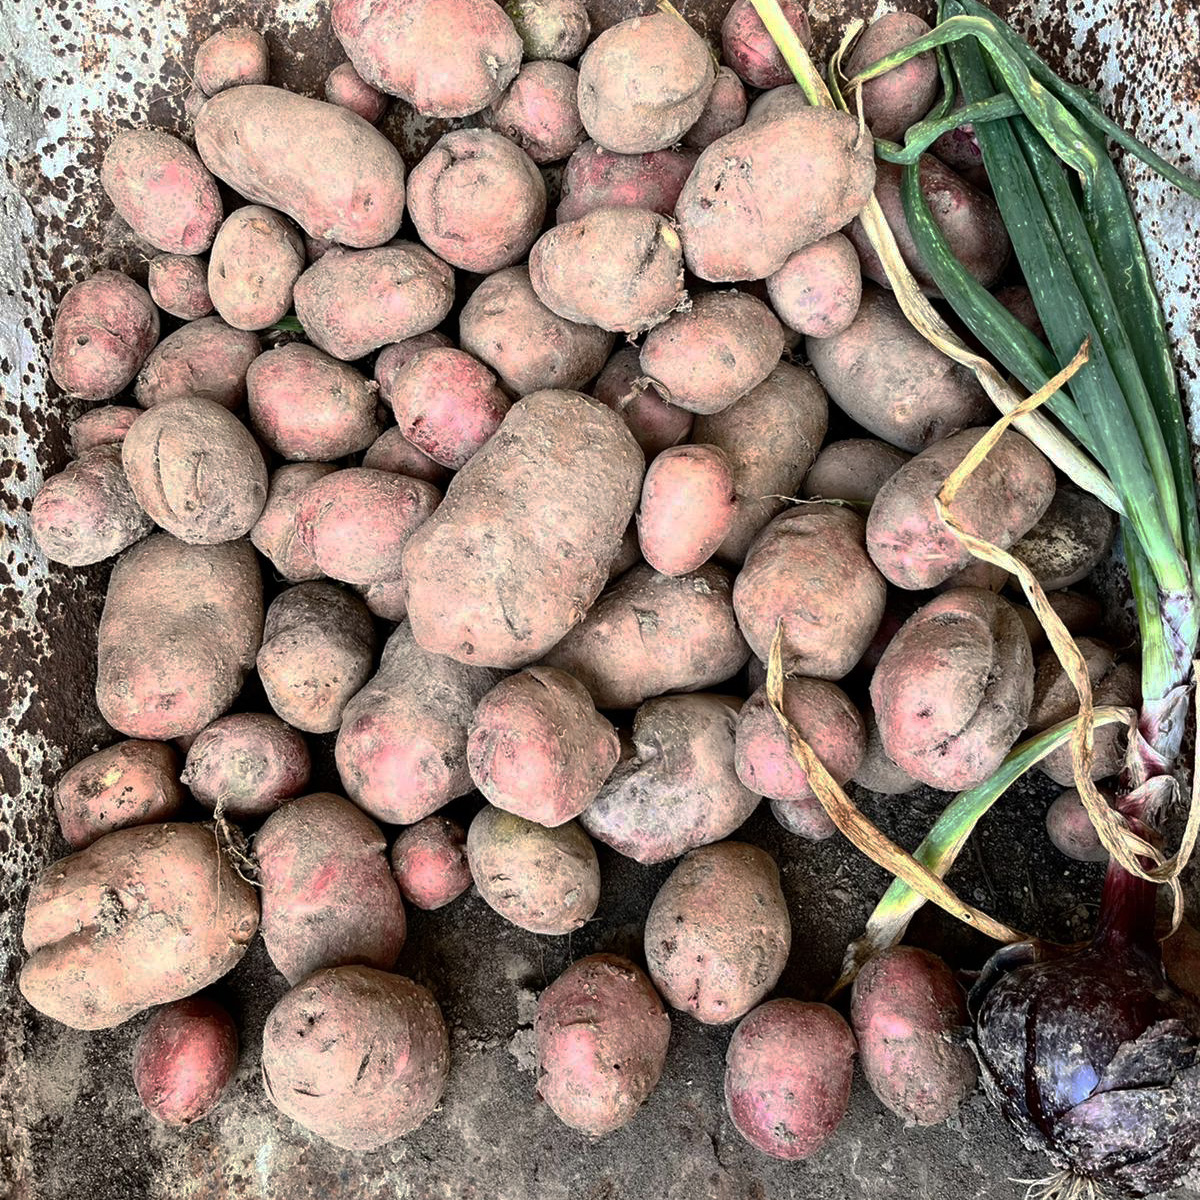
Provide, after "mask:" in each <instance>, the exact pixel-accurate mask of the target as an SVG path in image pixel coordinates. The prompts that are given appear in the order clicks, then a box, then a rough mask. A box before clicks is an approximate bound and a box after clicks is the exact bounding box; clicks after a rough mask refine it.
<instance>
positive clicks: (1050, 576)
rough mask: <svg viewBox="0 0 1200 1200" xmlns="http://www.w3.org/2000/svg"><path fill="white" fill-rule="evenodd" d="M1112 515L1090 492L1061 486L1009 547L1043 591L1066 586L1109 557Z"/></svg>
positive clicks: (1113, 533)
mask: <svg viewBox="0 0 1200 1200" xmlns="http://www.w3.org/2000/svg"><path fill="white" fill-rule="evenodd" d="M1116 533H1117V518H1116V514H1115V513H1114V512H1113V511H1112V509H1110V508H1109V507H1108V506H1107V505H1106V504H1103V503H1101V501H1099V500H1097V499H1096V497H1095V496H1093V495H1092V494H1091V492H1085V491H1084V490H1083V489H1082V488H1078V487H1075V486H1074V485H1073V484H1070V483H1060V484H1059V485H1058V488H1057V490H1056V491H1055V493H1054V499H1053V500H1051V501H1050V507H1049V508H1047V509H1046V511H1045V512H1044V513H1043V514H1042V516H1041V517H1040V518H1039V520H1038V522H1037V524H1036V525H1034V526H1033V527H1032V528H1031V529H1029V530H1028V531H1027V532H1026V533H1024V534H1023V535H1022V536H1021V537H1020V538H1018V539H1017V541H1015V542H1014V543H1013V545H1012V547H1011V550H1012V554H1013V557H1014V558H1018V559H1020V560H1021V562H1023V563H1024V564H1025V565H1026V566H1027V567H1028V568H1029V569H1030V570H1031V571H1032V572H1033V574H1034V576H1035V577H1036V578H1037V581H1038V583H1040V584H1041V585H1042V587H1043V588H1044V589H1045V590H1046V591H1048V592H1049V591H1057V590H1058V589H1059V588H1065V587H1070V586H1071V585H1072V584H1073V583H1079V582H1080V580H1082V579H1084V578H1086V577H1087V576H1088V575H1090V574H1091V573H1092V571H1094V570H1095V569H1096V567H1098V566H1099V565H1100V563H1101V562H1103V561H1104V559H1106V558H1107V557H1108V554H1109V551H1110V550H1111V549H1112V544H1113V538H1114V537H1115V536H1116Z"/></svg>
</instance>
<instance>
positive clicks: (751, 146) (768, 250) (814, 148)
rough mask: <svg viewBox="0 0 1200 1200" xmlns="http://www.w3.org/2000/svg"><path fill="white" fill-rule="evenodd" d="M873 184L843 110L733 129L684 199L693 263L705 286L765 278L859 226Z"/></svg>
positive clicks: (680, 208)
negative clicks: (854, 224) (811, 247)
mask: <svg viewBox="0 0 1200 1200" xmlns="http://www.w3.org/2000/svg"><path fill="white" fill-rule="evenodd" d="M874 183H875V163H874V160H873V158H872V156H871V142H870V140H869V139H866V138H861V139H860V138H859V136H858V123H857V121H855V120H854V118H853V117H851V116H850V115H849V114H847V113H843V112H835V111H834V110H833V109H829V108H806V109H803V110H801V111H798V112H794V113H788V114H785V115H782V116H779V117H775V118H772V119H771V120H767V121H761V122H758V123H756V124H754V125H745V126H743V127H742V128H741V129H735V130H734V131H733V133H730V134H726V136H725V137H723V138H718V139H717V140H716V141H715V142H713V143H712V145H710V146H709V147H708V148H707V149H705V150H704V151H702V152H701V155H700V159H699V161H698V162H697V163H696V167H695V170H693V171H692V173H691V175H690V176H689V177H688V181H687V183H685V184H684V185H683V191H682V192H680V194H679V203H678V204H677V205H676V206H675V219H676V220H677V221H678V222H679V235H680V237H681V238H682V239H683V248H684V253H685V255H686V258H687V265H688V267H689V269H690V270H691V271H693V272H694V273H695V274H696V275H699V276H700V278H701V279H709V280H713V281H722V280H737V279H766V278H767V276H768V275H773V274H774V273H775V272H776V271H778V270H779V269H780V267H782V266H783V265H784V263H786V262H787V260H788V258H789V257H790V256H791V255H792V254H794V253H795V252H796V251H797V250H800V249H802V248H803V247H804V246H807V245H809V244H810V243H812V242H816V241H819V240H820V239H821V238H824V237H828V236H829V235H830V234H831V233H834V232H835V231H836V230H838V229H841V228H842V226H844V225H846V224H847V223H848V222H849V221H851V220H853V218H854V217H856V216H857V215H858V213H859V210H860V209H861V208H862V207H863V205H864V204H865V203H866V202H867V200H868V199H869V197H870V195H871V189H872V188H873V186H874ZM918 336H919V335H918Z"/></svg>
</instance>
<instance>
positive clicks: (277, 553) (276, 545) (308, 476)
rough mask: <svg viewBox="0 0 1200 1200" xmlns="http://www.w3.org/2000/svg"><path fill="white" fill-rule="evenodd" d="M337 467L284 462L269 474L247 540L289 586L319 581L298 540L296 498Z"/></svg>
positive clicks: (313, 563)
mask: <svg viewBox="0 0 1200 1200" xmlns="http://www.w3.org/2000/svg"><path fill="white" fill-rule="evenodd" d="M336 469H337V468H336V467H334V466H333V465H332V464H330V463H307V462H306V463H285V464H284V465H283V466H282V467H278V468H276V469H275V470H274V471H273V472H272V473H271V478H270V480H269V482H268V484H267V502H266V504H265V505H263V510H262V512H261V513H260V514H259V517H258V520H257V521H255V522H254V525H253V527H252V528H251V530H250V541H251V542H253V543H254V548H255V549H256V550H257V551H258V552H259V553H260V554H261V555H263V556H264V557H265V558H266V559H267V560H268V561H269V562H270V564H271V566H272V567H274V568H275V570H276V571H277V572H278V573H279V575H281V576H282V577H283V578H284V579H286V580H287V581H288V582H289V583H301V582H303V581H304V580H307V579H319V578H320V577H321V568H320V567H318V566H317V564H316V562H315V561H314V559H313V556H312V555H311V554H310V553H309V552H308V551H307V550H306V549H305V547H304V544H303V542H301V540H300V537H299V530H298V528H297V525H296V517H297V513H298V511H299V504H300V496H301V495H302V493H303V492H304V490H305V489H306V488H308V487H311V486H312V485H313V484H314V483H316V482H317V480H319V479H324V478H325V476H326V475H330V474H332V473H333V472H334V471H335V470H336Z"/></svg>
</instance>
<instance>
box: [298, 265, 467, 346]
mask: <svg viewBox="0 0 1200 1200" xmlns="http://www.w3.org/2000/svg"><path fill="white" fill-rule="evenodd" d="M295 303H296V316H297V317H298V318H299V320H300V324H301V325H303V326H304V332H305V333H306V334H307V335H308V338H309V340H310V341H312V342H314V343H315V344H316V345H317V346H319V347H320V348H321V349H322V350H324V351H325V353H326V354H332V355H333V357H334V358H340V359H343V360H346V361H349V360H351V359H356V358H362V357H363V355H365V354H369V353H370V352H371V351H372V350H377V349H379V347H380V346H386V345H387V344H388V343H389V342H399V341H403V340H404V339H405V338H408V337H412V336H413V335H414V334H417V333H425V332H427V331H428V330H430V329H432V328H433V327H434V326H435V325H438V324H439V323H440V322H441V321H442V319H443V318H444V317H445V316H446V314H447V313H448V312H449V311H450V306H451V305H452V304H453V303H454V272H453V271H452V270H451V269H450V268H449V267H448V266H446V264H445V263H444V262H442V260H441V259H440V258H437V257H436V256H434V255H432V254H430V253H429V251H428V250H426V249H425V247H424V246H418V245H417V244H416V243H415V242H391V243H389V244H388V245H386V246H381V247H379V248H378V249H376V250H343V251H339V252H338V253H336V254H327V255H325V257H324V258H322V259H321V261H320V262H318V263H314V264H313V266H311V267H309V268H308V270H307V271H305V272H304V274H303V275H301V276H300V278H299V279H298V280H297V281H296V290H295Z"/></svg>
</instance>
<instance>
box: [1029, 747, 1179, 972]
mask: <svg viewBox="0 0 1200 1200" xmlns="http://www.w3.org/2000/svg"><path fill="white" fill-rule="evenodd" d="M1096 732H1097V733H1099V732H1100V730H1097V731H1096ZM1046 834H1047V836H1048V837H1049V838H1050V840H1051V841H1052V842H1053V843H1054V846H1055V848H1056V849H1058V850H1060V851H1061V852H1062V853H1063V854H1065V855H1066V856H1067V857H1068V858H1073V859H1074V860H1075V861H1076V862H1092V863H1102V862H1108V850H1107V849H1106V848H1105V846H1104V843H1103V842H1102V841H1101V840H1100V835H1099V834H1098V833H1097V832H1096V827H1095V825H1093V824H1092V818H1091V817H1089V816H1088V811H1087V809H1086V808H1084V806H1083V800H1082V799H1081V798H1080V795H1079V792H1078V791H1077V790H1076V789H1075V788H1067V790H1066V791H1064V792H1061V793H1060V794H1059V795H1058V797H1057V798H1056V799H1055V801H1054V802H1053V803H1052V804H1051V805H1050V807H1049V808H1048V809H1046ZM1165 957H1166V954H1165V947H1164V958H1165Z"/></svg>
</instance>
